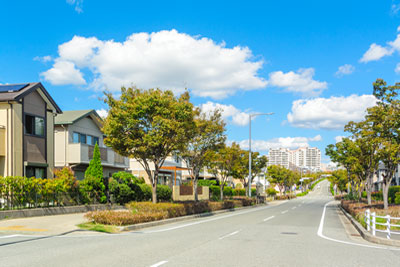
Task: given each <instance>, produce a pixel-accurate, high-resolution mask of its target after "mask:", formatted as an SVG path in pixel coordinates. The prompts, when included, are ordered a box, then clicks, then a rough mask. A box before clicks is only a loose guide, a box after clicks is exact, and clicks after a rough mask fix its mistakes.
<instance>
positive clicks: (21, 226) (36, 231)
mask: <svg viewBox="0 0 400 267" xmlns="http://www.w3.org/2000/svg"><path fill="white" fill-rule="evenodd" d="M84 215H85V213H74V214H65V215H52V216H41V217H31V218H19V219H9V220H1V221H0V236H1V235H10V234H23V235H60V234H64V233H67V232H73V231H76V230H79V228H78V227H77V226H76V225H77V224H80V223H83V222H85V218H84V217H83V216H84ZM86 233H87V232H86Z"/></svg>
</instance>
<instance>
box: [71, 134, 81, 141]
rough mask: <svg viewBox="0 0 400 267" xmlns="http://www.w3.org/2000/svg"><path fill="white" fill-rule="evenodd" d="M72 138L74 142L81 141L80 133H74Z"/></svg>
mask: <svg viewBox="0 0 400 267" xmlns="http://www.w3.org/2000/svg"><path fill="white" fill-rule="evenodd" d="M72 139H73V142H74V143H79V140H80V139H79V133H74V134H73V136H72Z"/></svg>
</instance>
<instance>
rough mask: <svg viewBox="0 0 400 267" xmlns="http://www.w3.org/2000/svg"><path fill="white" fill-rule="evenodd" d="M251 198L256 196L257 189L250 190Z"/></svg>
mask: <svg viewBox="0 0 400 267" xmlns="http://www.w3.org/2000/svg"><path fill="white" fill-rule="evenodd" d="M251 196H252V197H255V196H257V189H255V188H252V189H251Z"/></svg>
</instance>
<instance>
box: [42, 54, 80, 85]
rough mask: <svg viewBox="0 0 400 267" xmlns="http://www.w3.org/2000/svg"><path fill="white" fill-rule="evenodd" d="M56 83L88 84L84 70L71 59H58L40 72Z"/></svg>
mask: <svg viewBox="0 0 400 267" xmlns="http://www.w3.org/2000/svg"><path fill="white" fill-rule="evenodd" d="M40 75H41V76H43V77H44V78H45V79H46V80H48V81H50V82H51V83H52V84H54V85H64V84H73V85H83V84H86V81H85V79H84V78H83V74H82V72H80V70H79V69H77V68H76V66H75V64H74V63H72V62H69V61H63V60H58V61H56V62H55V63H54V65H53V67H52V68H51V69H49V70H47V71H45V72H42V73H41V74H40Z"/></svg>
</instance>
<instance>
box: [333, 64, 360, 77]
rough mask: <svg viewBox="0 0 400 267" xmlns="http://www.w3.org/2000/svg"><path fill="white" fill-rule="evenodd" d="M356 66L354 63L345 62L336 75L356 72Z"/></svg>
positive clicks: (340, 75)
mask: <svg viewBox="0 0 400 267" xmlns="http://www.w3.org/2000/svg"><path fill="white" fill-rule="evenodd" d="M355 69H356V68H355V67H354V66H353V65H350V64H344V65H343V66H340V67H339V68H338V70H337V72H336V73H335V75H336V77H342V76H344V75H349V74H352V73H353V72H354V70H355Z"/></svg>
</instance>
